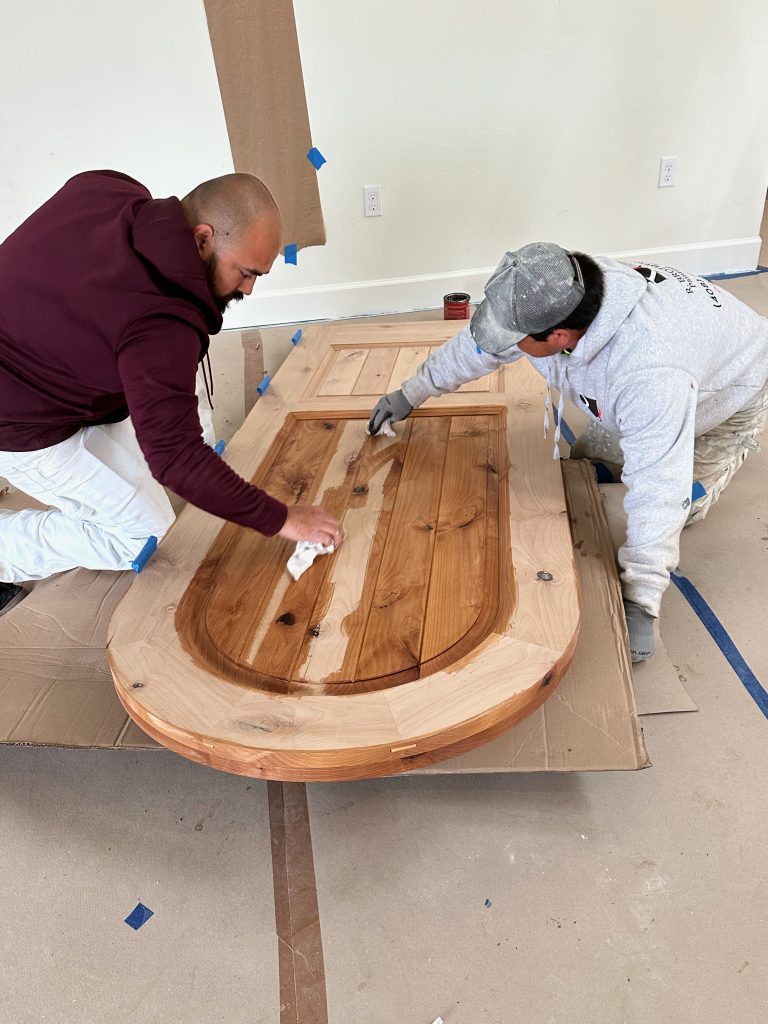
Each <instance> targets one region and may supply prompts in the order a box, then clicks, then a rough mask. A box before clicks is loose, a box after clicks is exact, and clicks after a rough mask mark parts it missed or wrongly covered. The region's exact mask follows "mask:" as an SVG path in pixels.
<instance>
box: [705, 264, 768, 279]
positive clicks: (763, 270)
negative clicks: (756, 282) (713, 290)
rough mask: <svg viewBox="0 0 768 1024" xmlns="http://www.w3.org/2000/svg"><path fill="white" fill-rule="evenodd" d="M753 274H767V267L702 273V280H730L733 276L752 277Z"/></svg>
mask: <svg viewBox="0 0 768 1024" xmlns="http://www.w3.org/2000/svg"><path fill="white" fill-rule="evenodd" d="M755 274H768V267H758V268H757V270H742V271H740V272H739V273H736V274H704V280H705V281H732V280H733V279H734V278H735V277H754V276H755Z"/></svg>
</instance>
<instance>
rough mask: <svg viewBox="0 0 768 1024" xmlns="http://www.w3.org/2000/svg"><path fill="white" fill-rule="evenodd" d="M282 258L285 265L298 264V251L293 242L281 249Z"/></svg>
mask: <svg viewBox="0 0 768 1024" xmlns="http://www.w3.org/2000/svg"><path fill="white" fill-rule="evenodd" d="M283 256H284V257H285V262H286V263H293V265H294V266H296V264H297V263H298V262H299V250H298V248H297V247H296V245H295V244H294V243H293V242H291V244H290V245H286V247H285V248H284V249H283Z"/></svg>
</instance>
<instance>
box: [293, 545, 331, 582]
mask: <svg viewBox="0 0 768 1024" xmlns="http://www.w3.org/2000/svg"><path fill="white" fill-rule="evenodd" d="M333 550H334V547H333V544H321V543H320V542H319V541H314V540H300V541H299V542H298V544H297V545H296V550H295V551H294V552H293V554H292V555H291V557H290V558H289V559H288V564H287V566H286V568H287V569H288V572H289V573H290V574H291V576H293V578H294V580H297V579H299V577H301V576H303V575H304V573H305V572H306V571H307V569H308V568H309V567H310V565H312V563H313V562H314V560H315V559H316V558H317V556H318V555H330V554H331V552H332V551H333Z"/></svg>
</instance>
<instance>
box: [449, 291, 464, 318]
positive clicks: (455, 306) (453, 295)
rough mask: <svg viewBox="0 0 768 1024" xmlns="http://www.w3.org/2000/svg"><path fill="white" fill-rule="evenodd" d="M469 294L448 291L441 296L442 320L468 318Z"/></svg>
mask: <svg viewBox="0 0 768 1024" xmlns="http://www.w3.org/2000/svg"><path fill="white" fill-rule="evenodd" d="M469 300H470V296H469V295H467V293H466V292H449V294H448V295H444V296H443V320H469V315H470V314H469Z"/></svg>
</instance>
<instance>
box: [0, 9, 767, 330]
mask: <svg viewBox="0 0 768 1024" xmlns="http://www.w3.org/2000/svg"><path fill="white" fill-rule="evenodd" d="M295 7H296V17H297V23H298V29H299V39H300V45H301V52H302V60H303V64H304V74H305V82H306V87H307V95H308V102H309V112H310V120H311V123H312V129H313V137H314V141H315V144H316V145H317V146H318V147H319V148H320V149H321V150H322V151H323V153H324V154H325V156H326V157H327V158H328V163H327V164H326V165H325V166H324V167H323V168H322V169H321V170H320V172H319V180H320V188H321V195H322V200H323V208H324V215H325V219H326V225H327V230H328V244H327V246H325V247H323V248H316V249H309V250H305V251H303V252H301V253H300V254H299V265H298V267H286V266H283V265H276V267H275V269H274V270H273V272H272V274H271V275H270V277H269V278H268V279H267V280H265V281H264V282H260V285H259V287H258V288H257V289H256V294H255V295H254V296H252V297H251V298H250V299H247V300H246V301H245V302H243V303H241V304H240V305H239V306H238V307H237V308H236V309H234V310H233V311H232V312H231V313H230V314H228V319H227V326H230V327H234V326H243V325H252V324H258V323H277V322H294V321H297V320H300V319H312V318H321V317H329V316H346V315H354V314H358V313H365V312H376V311H384V310H394V309H408V308H418V307H424V306H436V305H439V304H440V303H441V301H442V295H443V293H444V292H445V291H447V290H449V289H458V288H465V289H466V290H469V291H471V292H472V294H473V296H474V297H478V296H479V295H481V293H482V284H483V281H484V279H485V277H486V276H487V274H488V272H489V270H490V268H492V267H493V266H495V264H496V263H497V262H498V260H499V258H500V257H501V254H502V253H503V252H504V251H505V249H508V248H512V247H514V246H517V245H520V244H522V243H524V242H526V241H530V240H532V239H537V238H544V239H551V240H554V241H559V242H561V243H563V244H564V245H568V246H573V247H578V248H583V249H585V250H587V251H591V252H601V253H619V254H626V255H628V256H629V255H640V254H649V253H650V254H654V251H657V253H656V254H657V256H658V258H660V259H668V260H670V261H671V262H676V263H677V264H678V265H680V266H683V267H686V268H688V269H692V270H695V271H698V272H704V273H706V272H714V271H719V270H734V269H748V268H750V267H754V266H755V263H756V259H757V251H758V248H759V240H758V238H757V234H758V230H759V225H760V218H761V213H762V208H763V202H764V199H765V189H766V184H768V125H767V124H766V119H765V111H766V97H767V96H768V92H767V90H766V87H765V82H764V71H763V68H764V40H765V39H766V37H768V5H766V4H765V3H764V2H762V0H732V2H731V3H730V4H728V5H727V6H726V5H723V4H722V3H718V2H715V0H698V2H696V0H675V2H674V3H671V2H669V0H667V2H662V0H643V2H638V0H631V2H630V0H612V2H609V0H536V2H535V3H533V2H531V0H478V2H477V3H475V4H473V5H472V4H467V3H465V2H458V0H441V2H440V3H437V2H434V0H430V2H428V0H388V3H387V4H386V5H384V6H381V5H373V4H371V3H365V2H363V3H361V2H360V0H357V2H353V0H323V2H322V3H318V2H317V0H295ZM0 47H1V48H2V67H3V80H4V84H5V90H4V92H5V97H4V98H5V102H4V103H3V105H2V108H0V131H1V132H2V136H1V137H2V139H3V163H2V165H0V237H4V236H5V234H7V233H8V232H9V231H10V230H12V228H13V227H14V226H15V225H16V224H17V223H18V222H19V220H21V219H22V218H23V217H24V216H25V215H26V214H27V213H29V212H30V211H31V210H32V209H34V207H35V206H37V205H38V204H39V203H40V202H42V201H43V200H44V199H45V198H47V196H48V195H49V194H50V193H52V192H53V191H54V190H55V189H56V188H57V187H58V186H59V185H60V184H61V183H62V182H63V181H64V180H65V179H66V178H67V177H68V176H69V175H71V174H72V173H75V172H76V171H78V170H82V169H85V168H87V167H99V166H101V167H104V166H111V167H115V168H117V169H120V170H125V171H127V172H128V173H130V174H133V175H135V176H136V177H138V178H139V179H140V180H142V181H144V182H145V183H146V184H147V185H148V186H149V187H150V188H151V189H152V191H153V192H154V194H155V195H169V194H176V195H181V194H184V192H185V191H187V189H188V188H190V187H191V186H192V185H194V184H196V183H197V181H199V180H202V179H204V178H206V177H210V176H212V175H214V174H221V173H225V172H227V171H229V170H231V169H232V166H231V157H230V154H229V148H228V144H227V138H226V129H225V124H224V118H223V113H222V110H221V103H220V99H219V95H218V86H217V83H216V76H215V70H214V65H213V59H212V55H211V52H210V44H209V41H208V36H207V29H206V24H205V16H204V12H203V5H202V0H163V2H162V3H156V2H155V0H131V3H130V4H116V3H108V4H107V3H104V2H103V0H102V2H98V0H70V2H68V3H66V4H55V3H53V0H47V2H45V3H43V2H41V0H27V2H26V3H25V4H23V5H15V6H14V7H9V8H8V9H7V10H6V12H5V14H4V31H3V38H2V42H0ZM254 102H258V97H254ZM667 155H676V156H678V157H679V159H680V164H679V168H680V169H679V184H678V185H677V187H676V188H673V189H666V190H659V189H658V188H657V184H656V183H657V176H658V161H659V158H660V157H661V156H667ZM369 183H374V184H381V186H382V188H383V200H384V216H383V217H381V218H377V219H366V218H364V217H363V213H362V186H363V185H364V184H369Z"/></svg>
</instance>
